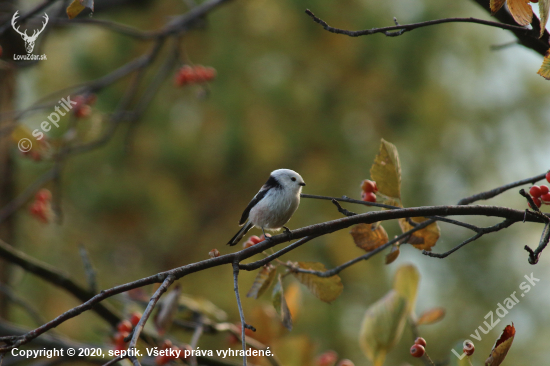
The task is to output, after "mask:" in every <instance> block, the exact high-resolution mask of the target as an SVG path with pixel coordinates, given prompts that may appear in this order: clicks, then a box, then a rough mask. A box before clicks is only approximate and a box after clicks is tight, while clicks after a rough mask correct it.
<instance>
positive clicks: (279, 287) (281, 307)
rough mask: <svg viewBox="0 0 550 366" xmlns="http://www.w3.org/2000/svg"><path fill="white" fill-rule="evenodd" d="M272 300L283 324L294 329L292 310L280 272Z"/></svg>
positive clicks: (289, 328)
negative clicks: (287, 300)
mask: <svg viewBox="0 0 550 366" xmlns="http://www.w3.org/2000/svg"><path fill="white" fill-rule="evenodd" d="M272 300H273V307H275V310H277V313H279V316H280V317H281V321H282V323H283V325H284V326H285V328H286V329H288V330H292V315H291V314H290V310H289V309H288V305H287V303H286V299H285V295H284V293H283V280H282V276H281V275H280V274H279V278H278V280H277V282H276V283H275V286H274V287H273V293H272Z"/></svg>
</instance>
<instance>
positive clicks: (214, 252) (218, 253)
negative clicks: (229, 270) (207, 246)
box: [208, 249, 220, 258]
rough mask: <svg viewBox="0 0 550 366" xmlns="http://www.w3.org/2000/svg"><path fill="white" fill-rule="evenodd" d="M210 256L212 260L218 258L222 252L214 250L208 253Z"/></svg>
mask: <svg viewBox="0 0 550 366" xmlns="http://www.w3.org/2000/svg"><path fill="white" fill-rule="evenodd" d="M208 255H209V256H210V258H216V257H219V256H220V251H219V250H218V249H212V250H211V251H209V252H208Z"/></svg>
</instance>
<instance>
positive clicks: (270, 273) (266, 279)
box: [246, 264, 277, 299]
mask: <svg viewBox="0 0 550 366" xmlns="http://www.w3.org/2000/svg"><path fill="white" fill-rule="evenodd" d="M276 274H277V270H276V268H275V267H274V266H272V265H271V264H269V265H266V266H263V267H262V269H260V272H258V275H257V276H256V279H255V280H254V283H253V284H252V287H250V291H248V294H246V297H253V298H255V299H257V298H258V297H260V296H261V295H262V294H263V293H264V292H265V290H267V289H268V288H269V286H271V283H273V280H274V279H275V275H276Z"/></svg>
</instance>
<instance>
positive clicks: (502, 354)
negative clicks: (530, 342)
mask: <svg viewBox="0 0 550 366" xmlns="http://www.w3.org/2000/svg"><path fill="white" fill-rule="evenodd" d="M515 335H516V328H515V327H514V323H512V325H507V326H506V328H504V331H503V332H502V334H501V335H500V337H499V339H498V340H497V341H496V343H495V345H494V346H493V350H492V351H491V354H490V355H489V358H487V359H486V360H485V366H498V365H500V364H501V363H502V361H504V359H505V358H506V354H508V350H509V349H510V347H512V342H513V341H514V336H515Z"/></svg>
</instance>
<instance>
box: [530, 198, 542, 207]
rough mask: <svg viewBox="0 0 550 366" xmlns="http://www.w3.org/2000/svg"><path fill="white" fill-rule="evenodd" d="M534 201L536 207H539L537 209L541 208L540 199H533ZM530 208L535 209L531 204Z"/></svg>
mask: <svg viewBox="0 0 550 366" xmlns="http://www.w3.org/2000/svg"><path fill="white" fill-rule="evenodd" d="M533 201H534V202H535V205H537V207H540V206H541V205H542V201H541V199H540V197H533ZM529 207H531V208H533V207H532V206H531V204H529Z"/></svg>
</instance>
